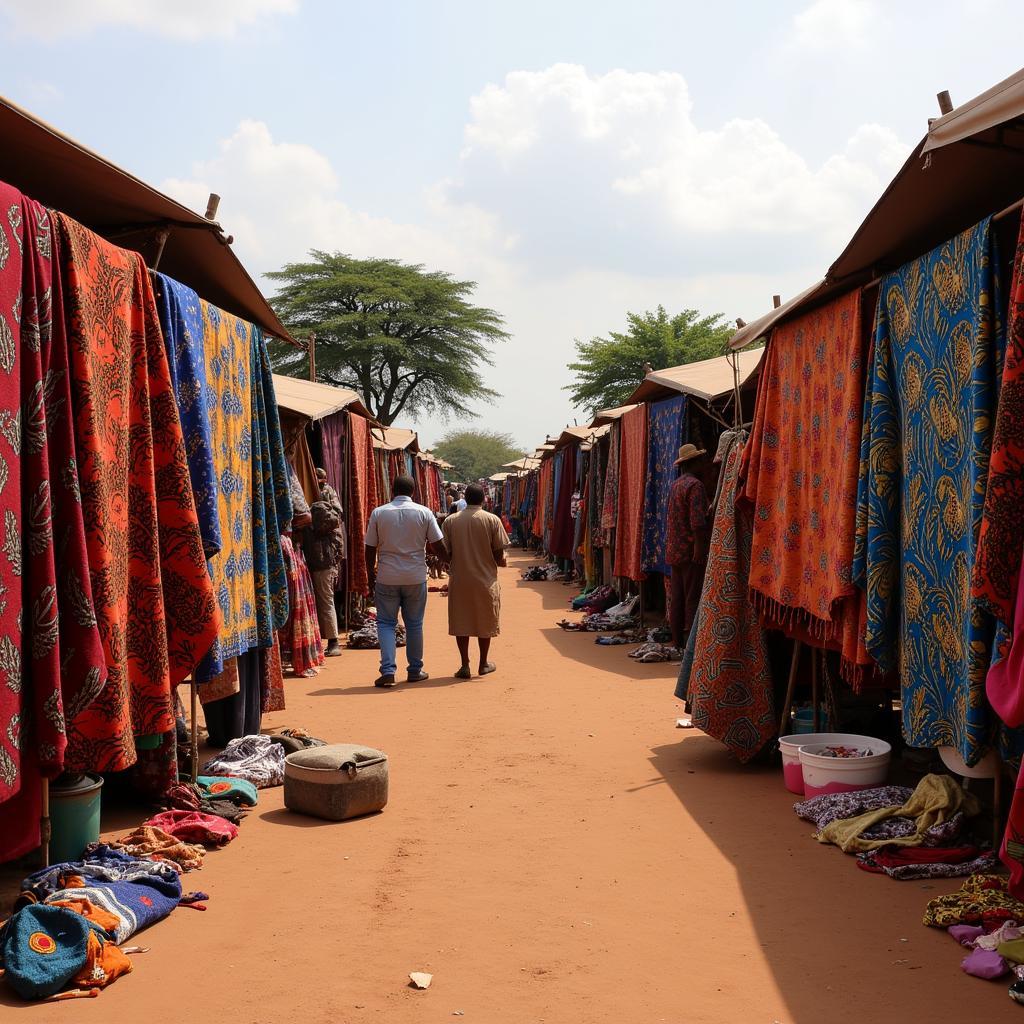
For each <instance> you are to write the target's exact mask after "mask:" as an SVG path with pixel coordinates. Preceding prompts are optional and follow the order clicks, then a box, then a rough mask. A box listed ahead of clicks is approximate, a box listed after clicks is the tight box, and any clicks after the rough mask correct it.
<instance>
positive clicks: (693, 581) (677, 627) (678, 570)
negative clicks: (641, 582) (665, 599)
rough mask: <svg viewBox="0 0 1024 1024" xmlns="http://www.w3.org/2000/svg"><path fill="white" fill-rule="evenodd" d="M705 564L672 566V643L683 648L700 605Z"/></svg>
mask: <svg viewBox="0 0 1024 1024" xmlns="http://www.w3.org/2000/svg"><path fill="white" fill-rule="evenodd" d="M706 568H707V566H706V565H705V564H704V563H703V562H680V563H679V564H678V565H673V566H672V575H671V576H670V577H669V611H668V624H669V628H670V629H671V630H672V643H673V644H675V646H676V647H683V646H685V644H686V638H687V637H688V636H689V634H690V630H691V629H692V628H693V620H694V618H695V617H696V615H697V606H698V605H699V604H700V592H701V589H702V588H703V586H704V570H705V569H706Z"/></svg>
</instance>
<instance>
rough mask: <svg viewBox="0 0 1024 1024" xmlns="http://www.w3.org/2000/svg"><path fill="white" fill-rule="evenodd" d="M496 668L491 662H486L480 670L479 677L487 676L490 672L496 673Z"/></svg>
mask: <svg viewBox="0 0 1024 1024" xmlns="http://www.w3.org/2000/svg"><path fill="white" fill-rule="evenodd" d="M497 671H498V666H497V665H495V664H494V662H493V661H489V662H487V664H486V665H484V667H483V668H482V669H480V675H482V676H489V675H490V674H491V673H492V672H497Z"/></svg>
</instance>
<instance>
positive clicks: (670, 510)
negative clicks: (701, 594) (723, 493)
mask: <svg viewBox="0 0 1024 1024" xmlns="http://www.w3.org/2000/svg"><path fill="white" fill-rule="evenodd" d="M664 519H665V526H666V530H665V561H666V563H667V564H668V566H673V565H682V564H683V563H684V562H694V561H702V560H703V557H704V554H705V552H704V551H703V544H702V545H701V546H700V550H698V548H697V547H696V544H697V541H698V539H706V538H703V537H702V535H703V533H704V530H705V529H706V527H707V521H708V492H707V490H706V489H705V487H704V484H703V483H701V481H700V480H698V479H697V478H696V477H695V476H694V475H693V474H692V473H687V472H685V471H684V472H683V475H682V476H680V477H679V479H678V480H675V481H673V483H672V486H671V488H670V489H669V492H668V500H667V501H666V503H665V512H664Z"/></svg>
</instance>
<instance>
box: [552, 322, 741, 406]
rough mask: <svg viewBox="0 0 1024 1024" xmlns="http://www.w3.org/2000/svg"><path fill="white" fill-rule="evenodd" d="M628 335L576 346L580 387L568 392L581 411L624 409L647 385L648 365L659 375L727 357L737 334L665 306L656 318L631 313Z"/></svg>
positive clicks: (572, 365)
mask: <svg viewBox="0 0 1024 1024" xmlns="http://www.w3.org/2000/svg"><path fill="white" fill-rule="evenodd" d="M626 321H627V324H628V326H627V329H626V330H625V331H624V332H619V331H611V332H609V334H608V337H607V338H591V339H590V340H589V341H579V340H578V339H577V341H576V362H574V363H570V364H569V369H570V370H572V372H573V374H574V376H575V378H576V379H575V381H574V382H573V383H572V384H568V385H566V386H565V388H564V389H563V390H565V391H568V392H570V393H571V397H572V401H573V405H574V406H576V408H579V409H589V410H590V411H591V412H596V411H597V410H598V409H611V408H614V407H615V406H618V405H622V404H624V403H625V401H626V399H627V398H629V396H630V395H631V394H632V393H633V392H634V391H635V390H636V389H637V388H638V387H639V386H640V384H641V383H642V382H643V379H644V364H645V363H650V364H651V367H652V368H653V369H655V370H660V369H664V368H666V367H669V366H682V365H683V363H695V362H697V361H698V360H701V359H711V358H712V357H713V356H720V355H722V354H723V353H724V352H725V343H726V341H727V340H728V339H729V336H730V335H731V334H732V328H731V327H730V326H729V325H728V324H726V323H724V322H723V321H722V314H721V313H715V314H713V315H711V316H701V314H700V313H698V312H697V310H695V309H684V310H683V311H682V312H681V313H677V314H676V315H675V316H669V315H668V313H667V312H665V307H664V306H658V308H657V309H656V310H654V312H651V311H650V310H648V311H647V312H646V313H628V314H627V315H626Z"/></svg>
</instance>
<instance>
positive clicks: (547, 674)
mask: <svg viewBox="0 0 1024 1024" xmlns="http://www.w3.org/2000/svg"><path fill="white" fill-rule="evenodd" d="M525 564H528V562H527V560H525V559H523V558H522V557H518V558H514V559H513V564H512V566H511V567H510V568H509V569H507V570H505V571H504V576H503V585H504V599H503V600H504V614H503V623H502V625H503V629H504V633H503V636H502V637H501V638H500V639H499V641H497V643H496V645H495V648H494V658H495V660H496V661H497V662H498V665H499V671H498V673H497V674H496V675H494V676H491V677H489V678H486V679H482V680H479V679H478V680H474V681H472V682H468V683H457V682H455V681H454V680H453V679H451V678H450V673H451V671H452V670H453V669H454V668H455V667H456V665H457V660H456V657H455V652H454V644H452V643H450V641H449V639H448V637H447V635H446V619H445V607H444V602H443V599H441V598H439V597H437V596H436V595H431V600H430V609H429V613H428V619H427V631H428V632H427V669H428V670H429V671H430V672H431V673H432V675H433V677H434V678H433V679H432V680H431V681H430V682H428V683H426V684H419V685H412V686H402V687H399V688H398V689H396V690H394V691H378V690H374V689H373V687H372V685H371V684H372V680H373V677H374V675H375V674H376V673H375V669H376V653H375V652H350V651H346V653H345V655H344V657H342V658H340V659H337V660H335V661H333V662H331V663H329V667H328V669H327V670H326V671H324V672H323V673H321V675H320V676H319V677H318V678H317V679H314V680H308V681H289V683H288V686H289V690H288V703H289V709H288V711H287V712H282V713H280V714H275V715H272V716H268V719H267V720H266V721H265V725H266V726H271V727H280V726H285V725H289V724H295V725H303V726H306V727H307V728H309V729H310V730H311V731H313V732H314V733H316V734H318V735H321V736H323V737H325V738H328V739H331V740H337V741H342V740H345V741H354V742H365V743H367V744H370V745H372V746H377V747H380V748H382V749H384V750H386V751H388V753H389V754H390V756H391V802H390V804H389V806H388V807H387V809H386V811H385V812H384V813H383V814H380V815H377V816H374V817H372V818H367V819H363V820H359V821H353V822H347V823H343V824H326V823H320V822H316V821H313V820H311V819H307V818H301V817H295V816H292V815H291V814H289V813H287V812H286V811H284V810H283V809H282V792H281V790H271V791H267V792H265V793H264V794H262V795H261V801H260V806H259V808H258V809H257V810H256V812H255V813H253V814H252V815H250V817H249V818H248V819H247V820H246V822H245V824H244V825H243V828H242V834H241V836H240V837H239V839H238V840H237V841H236V842H235V843H233V844H232V845H231V846H230V847H228V848H227V849H226V850H223V851H220V852H216V853H211V854H210V855H209V856H208V858H207V864H206V866H205V867H204V868H203V870H202V871H201V872H200V873H197V874H193V875H190V876H189V877H188V879H187V885H188V887H190V888H202V889H203V890H205V891H207V892H209V893H210V895H211V900H210V904H209V910H208V911H207V912H206V913H205V914H204V915H200V914H197V913H194V912H192V911H188V910H180V911H177V912H176V913H175V914H173V915H172V917H171V918H170V919H169V920H168V921H166V922H164V923H162V924H160V925H159V926H157V927H156V928H154V929H153V930H152V931H151V932H149V933H147V934H145V936H144V941H145V942H146V943H148V944H149V945H151V946H152V952H150V953H149V954H148V955H146V956H145V957H141V958H139V960H138V963H137V970H136V973H135V974H134V975H133V976H132V977H129V978H126V979H124V980H122V981H119V982H118V983H117V984H115V985H114V986H113V988H112V989H111V990H110V991H108V992H106V993H105V994H104V995H103V996H102V998H101V999H99V1000H97V1001H95V1002H85V1001H80V1002H77V1003H74V1004H72V1005H71V1006H67V1005H53V1006H36V1007H33V1008H32V1009H31V1010H30V1011H28V1012H29V1013H30V1016H31V1018H32V1019H33V1020H38V1021H50V1020H54V1021H56V1020H60V1021H70V1020H74V1021H76V1022H79V1021H83V1022H84V1021H92V1020H95V1021H97V1022H98V1021H101V1020H118V1019H121V1020H128V1019H133V1020H146V1021H147V1022H149V1024H162V1022H165V1021H166V1022H171V1021H175V1022H176V1021H180V1020H183V1019H188V1020H190V1021H194V1022H206V1021H211V1022H212V1021H217V1022H222V1021H232V1022H239V1024H250V1022H252V1024H257V1022H258V1024H264V1022H275V1024H276V1022H281V1021H302V1022H304V1024H320V1022H324V1024H328V1022H329V1024H349V1022H352V1024H361V1022H366V1021H382V1022H383V1021H386V1022H388V1024H404V1022H411V1021H416V1022H442V1021H453V1020H462V1021H465V1022H466V1024H534V1022H541V1021H542V1022H545V1024H605V1022H608V1024H611V1022H615V1024H646V1022H661V1021H665V1022H670V1024H683V1022H685V1024H696V1022H715V1024H724V1022H743V1024H748V1022H749V1024H754V1022H757V1024H761V1022H763V1024H773V1022H785V1024H790V1022H794V1024H818V1022H821V1021H825V1020H830V1019H838V1018H840V1017H847V1016H851V1015H852V1016H853V1017H855V1018H856V1019H858V1020H865V1021H878V1022H890V1021H891V1022H896V1021H906V1020H912V1019H926V1020H928V1021H930V1022H932V1024H938V1022H945V1021H949V1022H954V1021H956V1022H957V1024H960V1022H961V1021H962V1020H963V1018H964V1006H965V1005H968V1006H970V1011H971V1012H970V1016H971V1017H973V1018H977V1019H984V1018H986V1017H991V1016H992V1015H995V1014H1005V1013H1008V1012H1013V1011H1012V1009H1011V1007H1010V1005H1009V1000H1008V999H1007V996H1006V985H1005V984H1003V983H1001V982H1000V983H995V984H985V983H983V982H980V981H975V980H973V979H969V978H966V977H965V976H964V975H962V974H961V973H960V972H959V970H958V963H959V960H960V956H959V955H958V953H959V951H958V949H957V947H956V946H955V945H954V943H953V942H952V941H951V940H950V939H949V938H947V937H946V936H945V935H944V934H943V933H941V932H935V931H933V930H930V929H925V928H924V927H922V926H921V924H920V915H921V911H922V908H923V906H924V903H925V902H926V900H927V899H929V898H930V897H931V896H934V895H937V894H938V893H939V892H942V891H946V890H947V889H953V888H956V885H955V884H953V883H941V882H940V883H937V884H936V885H935V886H934V887H931V886H929V885H926V884H922V883H919V882H905V883H897V882H893V881H891V880H889V879H887V878H883V877H878V876H874V875H869V874H866V873H864V872H861V871H858V870H857V869H856V867H855V866H854V863H853V861H852V859H850V858H847V857H844V856H843V855H842V854H841V853H839V852H838V851H837V850H834V849H831V848H825V847H821V846H819V845H818V844H816V843H815V842H814V841H813V840H812V839H811V838H810V834H809V829H808V827H807V826H806V825H805V824H803V823H801V822H799V821H798V820H797V819H796V818H795V816H794V815H793V814H792V812H791V810H790V806H791V803H792V798H790V797H789V796H788V794H787V793H786V792H785V791H784V789H783V788H782V785H781V781H780V778H779V776H778V775H777V773H775V772H773V771H769V770H767V769H764V770H754V771H751V770H748V769H740V768H739V767H737V766H736V765H734V764H733V763H732V762H731V761H730V760H729V758H728V757H727V756H726V755H725V754H724V752H723V751H722V749H721V748H720V747H719V746H718V744H716V743H714V742H713V741H711V740H709V739H707V738H706V737H704V736H702V735H700V734H697V733H693V732H686V733H684V732H682V731H678V730H676V729H675V728H674V719H675V716H676V714H677V713H678V710H679V708H678V705H677V702H675V701H674V700H673V699H672V696H671V694H672V689H673V682H674V677H675V671H674V667H673V666H659V665H636V664H634V663H633V662H631V661H630V660H629V658H627V657H626V654H625V651H624V650H623V649H621V648H620V649H616V648H611V649H606V648H599V647H597V646H595V644H594V643H593V638H592V637H590V636H586V635H581V634H570V633H564V632H562V631H561V630H559V629H557V628H556V627H555V621H556V620H557V619H558V618H560V617H561V616H562V615H563V613H564V608H565V602H566V600H567V598H568V597H569V596H570V595H571V594H572V593H573V591H570V590H569V589H568V588H566V587H564V586H562V585H561V584H558V583H536V584H534V583H523V582H521V581H520V580H519V579H518V575H519V574H518V569H519V568H521V567H522V566H523V565H525ZM116 824H117V825H121V824H122V823H121V822H117V823H116ZM112 827H113V825H112ZM414 970H424V971H429V972H431V973H433V974H434V976H435V978H434V983H433V986H432V987H431V988H430V989H429V990H428V991H425V992H418V991H413V990H411V989H409V988H408V987H407V975H408V972H409V971H414ZM7 1005H11V1004H10V1003H9V1002H8V1001H7V1000H4V1001H3V1002H0V1006H7ZM26 1009H27V1008H26ZM457 1011H461V1015H457ZM2 1012H3V1013H4V1014H6V1013H8V1012H9V1011H8V1010H7V1009H4V1010H3V1011H2ZM12 1019H13V1018H12ZM26 1019H28V1018H26Z"/></svg>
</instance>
